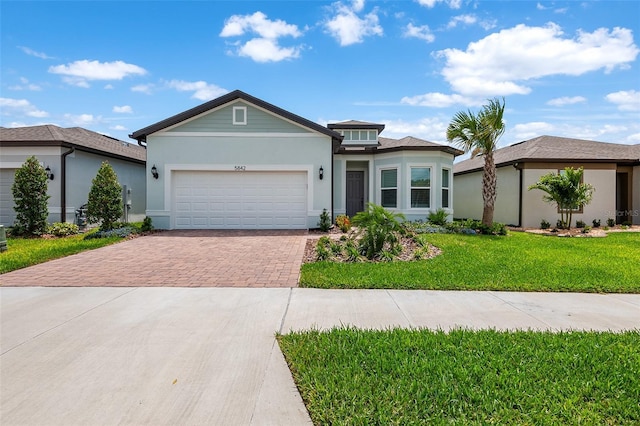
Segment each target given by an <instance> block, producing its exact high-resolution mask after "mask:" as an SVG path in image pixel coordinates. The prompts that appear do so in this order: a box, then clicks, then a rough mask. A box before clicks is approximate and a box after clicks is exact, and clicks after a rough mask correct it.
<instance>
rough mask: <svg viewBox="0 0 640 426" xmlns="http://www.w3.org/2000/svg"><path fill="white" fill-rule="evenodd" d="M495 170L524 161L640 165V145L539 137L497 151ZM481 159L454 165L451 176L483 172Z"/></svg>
mask: <svg viewBox="0 0 640 426" xmlns="http://www.w3.org/2000/svg"><path fill="white" fill-rule="evenodd" d="M493 158H494V161H495V163H496V166H497V167H500V166H506V165H511V164H515V163H524V162H532V161H535V162H540V161H542V162H549V163H558V162H563V163H566V162H581V163H630V164H640V144H637V145H624V144H615V143H608V142H597V141H590V140H584V139H573V138H563V137H557V136H546V135H545V136H538V137H536V138H533V139H529V140H526V141H523V142H518V143H515V144H513V145H509V146H507V147H504V148H500V149H497V150H496V151H495V153H494V155H493ZM483 167H484V157H483V156H479V157H474V158H470V159H468V160H464V161H461V162H460V163H458V164H455V165H454V166H453V171H454V174H462V173H471V172H475V171H478V170H482V168H483Z"/></svg>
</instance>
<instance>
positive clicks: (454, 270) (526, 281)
mask: <svg viewBox="0 0 640 426" xmlns="http://www.w3.org/2000/svg"><path fill="white" fill-rule="evenodd" d="M419 238H424V239H426V240H427V241H428V242H429V243H431V244H433V245H435V246H436V247H439V248H440V249H441V250H442V254H441V255H440V256H436V257H435V258H433V259H428V260H420V261H411V262H380V263H332V262H316V263H307V264H304V265H303V266H302V270H301V275H300V286H301V287H318V288H396V289H440V290H510V291H571V292H606V293H640V261H639V259H640V233H637V232H628V233H624V232H621V233H611V234H609V235H608V236H607V237H605V238H558V237H547V236H541V235H533V234H527V233H522V232H512V233H510V234H509V235H508V236H506V237H496V236H485V235H461V234H423V235H420V236H419Z"/></svg>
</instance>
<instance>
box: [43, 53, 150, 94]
mask: <svg viewBox="0 0 640 426" xmlns="http://www.w3.org/2000/svg"><path fill="white" fill-rule="evenodd" d="M49 72H50V73H52V74H60V75H62V76H63V78H62V79H63V81H64V82H65V83H67V84H70V85H73V86H78V87H89V83H88V81H91V80H122V79H123V78H125V77H129V76H134V75H145V74H147V70H145V69H144V68H141V67H139V66H137V65H133V64H127V63H126V62H123V61H114V62H98V61H88V60H86V59H85V60H81V61H75V62H71V63H69V64H66V65H55V66H51V67H49Z"/></svg>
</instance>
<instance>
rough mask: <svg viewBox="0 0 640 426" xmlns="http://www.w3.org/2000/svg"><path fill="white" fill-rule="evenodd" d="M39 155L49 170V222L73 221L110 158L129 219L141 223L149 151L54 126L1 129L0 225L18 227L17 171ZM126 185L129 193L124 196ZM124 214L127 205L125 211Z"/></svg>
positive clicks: (107, 138)
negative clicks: (15, 188) (16, 207)
mask: <svg viewBox="0 0 640 426" xmlns="http://www.w3.org/2000/svg"><path fill="white" fill-rule="evenodd" d="M30 156H35V157H36V158H37V159H38V161H39V162H40V163H41V164H42V166H43V167H46V168H47V169H48V170H49V171H50V180H49V185H48V191H47V192H48V194H49V195H50V196H51V198H49V222H50V223H52V222H74V221H75V212H76V209H78V208H79V207H80V206H81V205H83V204H85V203H86V202H87V199H88V195H89V190H90V189H91V183H92V180H93V179H94V178H95V176H96V174H97V173H98V169H99V168H100V165H101V164H102V162H103V161H108V162H109V164H110V165H111V166H112V167H113V169H114V171H115V172H116V174H117V175H118V181H119V182H120V185H123V187H126V188H123V196H126V201H129V202H130V206H131V207H130V208H128V209H127V217H125V216H124V214H123V219H128V220H129V221H139V220H142V219H143V218H144V216H145V210H146V205H145V202H146V188H145V185H146V179H145V174H146V171H145V158H146V150H145V149H144V148H143V147H140V146H138V145H135V144H128V143H126V142H124V141H120V140H117V139H114V138H111V137H109V136H105V135H102V134H99V133H95V132H92V131H90V130H86V129H83V128H80V127H73V128H61V127H58V126H54V125H51V124H49V125H43V126H32V127H16V128H4V127H0V224H2V225H5V226H11V225H13V223H14V221H15V211H14V210H13V207H14V203H13V193H12V191H11V186H12V185H13V181H14V175H15V172H16V170H17V169H18V168H20V167H21V166H22V164H23V163H24V161H25V160H26V159H27V158H28V157H30ZM124 189H126V190H127V191H126V194H124V192H125V191H124ZM123 212H124V209H123Z"/></svg>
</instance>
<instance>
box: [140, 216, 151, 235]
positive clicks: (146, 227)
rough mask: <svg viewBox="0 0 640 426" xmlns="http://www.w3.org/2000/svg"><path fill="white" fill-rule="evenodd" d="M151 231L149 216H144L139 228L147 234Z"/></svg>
mask: <svg viewBox="0 0 640 426" xmlns="http://www.w3.org/2000/svg"><path fill="white" fill-rule="evenodd" d="M152 230H153V223H151V218H150V217H149V216H145V218H144V220H143V221H142V226H141V227H140V231H141V232H149V231H152Z"/></svg>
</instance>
